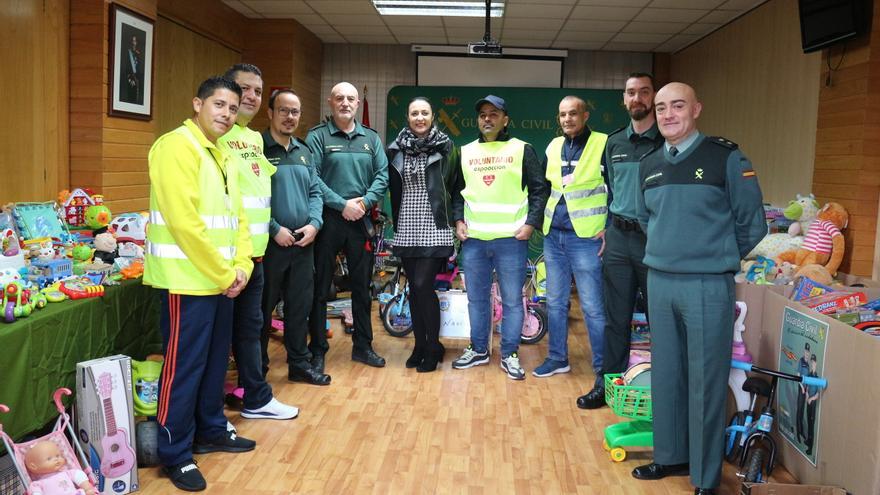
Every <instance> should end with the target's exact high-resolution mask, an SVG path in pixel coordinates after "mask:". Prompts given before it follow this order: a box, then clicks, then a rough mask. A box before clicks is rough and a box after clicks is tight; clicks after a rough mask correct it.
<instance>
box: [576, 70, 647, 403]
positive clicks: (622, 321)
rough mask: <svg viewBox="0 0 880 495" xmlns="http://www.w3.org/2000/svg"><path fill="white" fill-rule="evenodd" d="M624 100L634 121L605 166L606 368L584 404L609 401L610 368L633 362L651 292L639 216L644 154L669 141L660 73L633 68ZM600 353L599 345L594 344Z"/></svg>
mask: <svg viewBox="0 0 880 495" xmlns="http://www.w3.org/2000/svg"><path fill="white" fill-rule="evenodd" d="M623 105H624V107H626V111H627V112H628V113H629V116H630V123H629V125H628V126H626V127H624V128H622V129H619V130H617V131H615V132H612V133H611V134H610V135H609V136H608V143H607V144H606V145H605V153H604V154H603V155H602V166H603V168H604V170H605V174H606V177H607V179H608V186H609V189H610V191H609V197H610V201H609V206H608V209H609V217H610V220H611V221H610V222H608V230H606V231H605V251H604V253H603V258H602V285H603V289H604V297H605V328H604V329H603V330H602V331H603V332H604V341H605V349H604V353H603V354H602V369H601V371H600V372H599V373H598V374H597V376H596V383H595V384H594V386H593V389H592V390H590V391H589V392H587V393H586V394H585V395H582V396H580V397H578V399H577V406H578V407H580V408H581V409H597V408H600V407H602V406H604V405H605V382H604V380H603V377H604V375H605V374H607V373H623V372H624V371H625V370H626V368H627V364H628V363H629V343H630V334H631V322H632V313H633V307H634V306H635V302H636V291H637V290H639V289H641V291H642V295H643V296H644V297H645V298H646V299H647V296H648V285H647V282H648V267H647V266H645V264H644V263H643V262H642V258H644V257H645V233H644V232H642V229H641V227H639V222H638V220H636V195H637V194H639V187H638V176H639V159H640V158H641V157H642V156H644V155H646V154H647V153H649V152H651V151H653V150H654V149H656V148H657V147H659V146H660V145H661V144H663V136H661V135H660V132H659V131H658V130H657V123H656V120H655V118H654V78H653V76H651V74H647V73H644V72H633V73H632V74H630V75H629V77H628V78H627V80H626V87H625V89H624V90H623ZM593 352H594V356H595V352H596V349H595V348H593Z"/></svg>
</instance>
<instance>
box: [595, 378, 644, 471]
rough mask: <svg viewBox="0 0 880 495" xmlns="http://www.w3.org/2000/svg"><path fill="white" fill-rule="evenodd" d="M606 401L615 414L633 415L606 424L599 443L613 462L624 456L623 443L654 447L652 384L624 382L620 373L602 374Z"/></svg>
mask: <svg viewBox="0 0 880 495" xmlns="http://www.w3.org/2000/svg"><path fill="white" fill-rule="evenodd" d="M605 402H606V403H607V404H608V407H610V408H611V410H612V411H614V414H616V415H618V416H621V417H624V418H632V421H625V422H622V423H616V424H613V425H609V426H607V427H606V428H605V439H604V441H603V442H602V447H604V448H605V450H607V451H608V453H609V454H610V455H611V460H612V461H614V462H623V460H624V459H626V449H625V447H653V446H654V430H653V427H652V423H651V418H652V409H651V404H652V403H651V386H650V385H647V386H640V385H626V384H624V381H623V378H621V374H619V373H617V374H614V373H609V374H607V375H605Z"/></svg>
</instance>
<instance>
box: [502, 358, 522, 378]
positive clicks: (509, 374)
mask: <svg viewBox="0 0 880 495" xmlns="http://www.w3.org/2000/svg"><path fill="white" fill-rule="evenodd" d="M501 369H502V370H504V372H505V373H506V374H507V377H508V378H510V379H511V380H517V381H519V380H525V379H526V372H525V370H523V374H522V375H514V374H511V373H510V370H509V369H508V368H507V366H505V365H504V361H502V362H501Z"/></svg>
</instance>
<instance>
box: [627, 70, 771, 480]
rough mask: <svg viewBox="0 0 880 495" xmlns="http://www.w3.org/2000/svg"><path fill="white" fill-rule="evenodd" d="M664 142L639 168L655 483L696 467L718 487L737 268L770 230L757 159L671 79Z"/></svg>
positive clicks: (650, 469) (660, 111) (660, 117)
mask: <svg viewBox="0 0 880 495" xmlns="http://www.w3.org/2000/svg"><path fill="white" fill-rule="evenodd" d="M654 108H655V112H656V117H657V125H658V127H659V129H660V134H662V135H663V137H664V139H665V143H664V145H663V146H661V147H660V148H658V149H657V150H655V151H653V152H651V153H649V154H648V155H646V156H645V157H644V158H642V160H641V163H640V164H639V185H640V188H641V193H640V194H638V195H637V202H638V206H637V214H638V220H639V223H640V224H641V227H642V229H643V230H644V231H645V232H646V233H647V244H646V246H645V260H644V261H645V264H646V265H647V266H648V293H650V294H651V297H650V298H649V299H648V312H649V313H650V315H651V334H652V342H651V356H652V362H651V394H652V396H653V399H654V462H653V463H651V464H647V465H644V466H639V467H637V468H636V469H634V470H633V473H632V474H633V476H634V477H636V478H638V479H646V480H654V479H660V478H663V477H666V476H675V475H686V474H687V473H688V472H690V475H691V482H692V484H693V485H694V487H695V490H694V493H696V494H714V493H717V492H716V490H717V487H718V485H719V484H720V482H721V461H722V453H723V451H724V446H723V442H724V427H725V418H724V413H725V401H726V399H727V375H728V370H729V369H730V357H731V344H732V340H733V313H734V283H733V274H734V273H735V272H736V271H737V270H739V266H740V265H739V261H740V259H741V258H742V257H743V256H745V255H746V254H747V253H748V252H749V251H751V250H752V249H753V248H754V247H755V246H756V245H757V244H758V242H759V241H760V240H761V238H763V237H764V235H765V234H766V233H767V223H766V222H765V220H764V209H763V207H762V202H763V200H762V197H761V189H760V187H758V179H757V177H756V176H755V172H754V170H753V169H752V164H751V163H750V162H749V160H748V159H747V158H746V157H745V155H743V154H742V152H741V151H739V149H738V147H737V145H736V144H735V143H733V142H731V141H728V140H726V139H723V138H718V137H708V136H705V135H703V134H702V133H700V132H699V131H698V130H697V118H698V117H699V116H700V112H701V111H702V104H701V103H700V102H699V100H698V99H697V96H696V94H695V92H694V90H693V88H691V87H690V86H688V85H686V84H682V83H670V84H667V85H666V86H664V87H663V88H662V89H660V91H658V92H657V95H656V96H655V98H654Z"/></svg>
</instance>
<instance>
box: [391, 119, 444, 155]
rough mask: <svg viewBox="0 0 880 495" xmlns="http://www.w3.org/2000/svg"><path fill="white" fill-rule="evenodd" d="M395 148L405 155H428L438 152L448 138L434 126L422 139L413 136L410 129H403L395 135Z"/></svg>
mask: <svg viewBox="0 0 880 495" xmlns="http://www.w3.org/2000/svg"><path fill="white" fill-rule="evenodd" d="M396 141H397V146H398V147H399V148H400V150H401V151H403V152H404V153H405V154H407V155H419V154H422V153H425V154H428V155H430V154H431V153H434V152H435V151H439V150H441V149H443V147H445V146H446V143H448V142H449V136H447V135H446V134H444V133H443V131H441V130H440V129H438V128H437V126H436V125H432V126H431V130H430V131H428V134H427V135H425V137H423V138H419V137H418V136H416V135H415V134H413V131H412V129H410V128H409V127H404V128H403V130H401V131H400V134H398V135H397V140H396Z"/></svg>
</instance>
